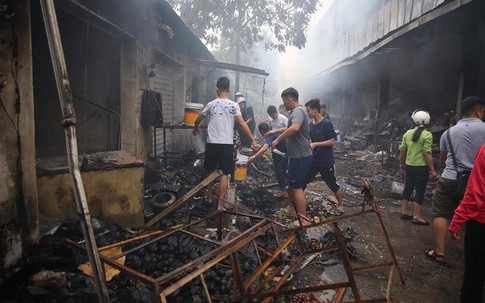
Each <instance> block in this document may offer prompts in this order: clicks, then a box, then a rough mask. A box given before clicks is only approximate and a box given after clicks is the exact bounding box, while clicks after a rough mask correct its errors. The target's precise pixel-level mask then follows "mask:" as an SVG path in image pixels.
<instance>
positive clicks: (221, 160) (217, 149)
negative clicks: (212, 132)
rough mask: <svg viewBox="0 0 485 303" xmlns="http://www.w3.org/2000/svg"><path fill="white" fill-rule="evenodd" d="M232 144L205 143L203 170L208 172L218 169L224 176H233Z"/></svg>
mask: <svg viewBox="0 0 485 303" xmlns="http://www.w3.org/2000/svg"><path fill="white" fill-rule="evenodd" d="M233 148H234V145H233V144H215V143H207V144H206V146H205V162H204V168H205V169H206V170H208V171H212V170H216V169H220V170H222V173H223V174H224V175H233V174H234V159H233V151H234V149H233Z"/></svg>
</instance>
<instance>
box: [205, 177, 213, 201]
mask: <svg viewBox="0 0 485 303" xmlns="http://www.w3.org/2000/svg"><path fill="white" fill-rule="evenodd" d="M213 172H214V171H213V170H211V171H208V172H207V173H206V174H205V177H206V178H207V177H208V176H209V175H210V174H212V173H213ZM213 186H214V182H211V183H209V184H208V185H207V202H209V203H211V204H212V202H214V196H213V193H212V188H213Z"/></svg>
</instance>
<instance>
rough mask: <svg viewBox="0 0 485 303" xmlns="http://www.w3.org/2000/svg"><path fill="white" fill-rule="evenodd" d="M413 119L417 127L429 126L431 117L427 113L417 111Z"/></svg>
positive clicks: (412, 116)
mask: <svg viewBox="0 0 485 303" xmlns="http://www.w3.org/2000/svg"><path fill="white" fill-rule="evenodd" d="M411 118H413V121H414V124H416V125H417V126H425V125H428V124H429V121H430V120H431V116H430V115H429V113H428V112H427V111H424V110H416V111H414V113H413V114H412V115H411Z"/></svg>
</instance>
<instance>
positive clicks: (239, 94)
mask: <svg viewBox="0 0 485 303" xmlns="http://www.w3.org/2000/svg"><path fill="white" fill-rule="evenodd" d="M234 96H236V97H243V96H244V95H243V94H242V93H240V92H237V93H236V94H235V95H234Z"/></svg>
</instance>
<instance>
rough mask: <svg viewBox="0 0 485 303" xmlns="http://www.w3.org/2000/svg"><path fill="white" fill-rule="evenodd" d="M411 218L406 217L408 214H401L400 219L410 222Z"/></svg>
mask: <svg viewBox="0 0 485 303" xmlns="http://www.w3.org/2000/svg"><path fill="white" fill-rule="evenodd" d="M412 218H413V216H411V215H408V214H401V219H403V220H411V219H412Z"/></svg>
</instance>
